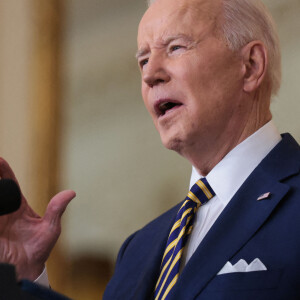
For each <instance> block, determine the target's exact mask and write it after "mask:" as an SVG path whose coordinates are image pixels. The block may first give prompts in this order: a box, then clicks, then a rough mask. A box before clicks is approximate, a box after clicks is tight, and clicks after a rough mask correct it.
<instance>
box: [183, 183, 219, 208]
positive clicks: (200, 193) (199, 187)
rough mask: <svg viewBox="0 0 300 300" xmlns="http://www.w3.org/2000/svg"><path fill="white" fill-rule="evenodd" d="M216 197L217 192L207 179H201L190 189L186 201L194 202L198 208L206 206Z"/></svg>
mask: <svg viewBox="0 0 300 300" xmlns="http://www.w3.org/2000/svg"><path fill="white" fill-rule="evenodd" d="M214 195H215V192H214V191H213V189H212V188H211V186H210V185H209V183H208V181H207V180H206V178H201V179H199V180H198V181H197V182H196V183H195V184H194V185H193V186H192V188H191V189H190V191H189V193H188V195H187V197H186V200H192V201H194V202H196V203H197V207H199V206H201V205H203V204H205V203H206V202H207V201H208V200H210V199H211V198H212V197H213V196H214Z"/></svg>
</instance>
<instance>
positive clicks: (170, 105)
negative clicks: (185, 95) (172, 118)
mask: <svg viewBox="0 0 300 300" xmlns="http://www.w3.org/2000/svg"><path fill="white" fill-rule="evenodd" d="M176 105H177V104H176V103H172V102H163V103H161V104H160V105H159V110H160V111H161V112H162V113H163V114H164V113H165V112H166V111H167V110H169V109H171V108H173V107H174V106H176Z"/></svg>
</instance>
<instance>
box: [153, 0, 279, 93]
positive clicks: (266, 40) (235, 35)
mask: <svg viewBox="0 0 300 300" xmlns="http://www.w3.org/2000/svg"><path fill="white" fill-rule="evenodd" d="M174 1H176V0H174ZM153 2H155V0H148V6H150V5H151V4H152V3H153ZM222 2H223V16H222V17H221V18H220V19H219V20H220V21H221V22H220V24H219V30H220V32H221V33H222V35H223V37H224V39H225V41H226V43H227V45H228V47H229V49H231V50H233V51H238V50H240V49H241V48H242V47H243V46H245V45H246V44H248V43H249V42H251V41H254V40H260V41H261V42H262V43H263V44H264V45H265V47H266V49H267V54H268V60H269V64H268V67H267V79H268V81H269V83H270V84H271V93H272V95H276V94H277V92H278V91H279V88H280V84H281V54H280V45H279V38H278V34H277V30H276V26H275V23H274V21H273V18H272V16H271V14H270V13H269V11H268V10H267V8H266V7H265V5H264V4H263V3H262V2H261V0H222Z"/></svg>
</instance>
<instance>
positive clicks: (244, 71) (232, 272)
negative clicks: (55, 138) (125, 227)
mask: <svg viewBox="0 0 300 300" xmlns="http://www.w3.org/2000/svg"><path fill="white" fill-rule="evenodd" d="M137 58H138V62H139V66H140V69H141V74H142V95H143V99H144V102H145V105H146V107H147V109H148V111H149V112H150V114H151V116H152V118H153V121H154V124H155V126H156V128H157V130H158V131H159V133H160V136H161V139H162V142H163V144H164V145H165V146H166V148H168V149H171V150H174V151H176V152H178V153H179V154H180V155H182V156H183V157H185V158H186V159H188V160H189V161H190V162H191V164H192V165H193V173H192V178H191V186H193V187H192V188H191V191H192V193H194V190H195V188H194V187H195V185H194V183H195V182H196V184H197V183H198V184H200V185H203V184H204V187H202V188H201V190H202V191H205V194H210V197H207V199H206V200H208V199H210V200H209V201H208V202H207V203H206V204H205V205H203V206H201V207H199V206H200V205H198V202H197V200H199V199H198V198H197V197H198V196H197V195H196V196H197V197H196V199H195V201H191V200H186V201H185V202H184V203H180V204H179V205H177V206H175V207H174V208H172V209H171V210H170V211H168V212H166V213H164V214H163V215H162V216H160V217H159V218H157V219H155V220H154V221H152V222H151V223H150V224H148V225H146V226H145V227H144V228H142V229H141V230H139V231H138V232H136V233H135V234H133V235H132V236H130V237H129V238H128V239H127V240H126V241H125V243H124V244H123V246H122V248H121V250H120V253H119V256H118V260H117V265H116V270H115V274H114V276H113V278H112V280H111V281H110V283H109V284H108V287H107V289H106V292H105V294H104V299H114V300H115V299H152V298H155V299H184V300H185V299H254V298H255V299H298V298H300V291H299V287H298V286H299V283H300V262H299V257H300V235H299V231H300V230H299V222H300V221H298V211H299V209H300V203H299V199H300V190H299V187H300V176H299V171H300V151H299V145H298V144H297V143H296V142H295V141H294V140H293V138H292V137H291V136H290V135H284V136H283V137H281V136H280V135H279V134H278V132H277V130H276V127H275V125H274V124H273V122H272V121H271V118H272V116H271V112H270V109H269V107H270V99H271V96H272V94H276V92H277V91H278V89H279V86H280V51H279V45H278V39H277V35H276V32H275V30H274V26H273V22H272V20H271V18H270V16H269V14H268V13H267V11H266V9H265V8H264V6H263V5H262V4H261V2H260V1H259V0H244V1H242V0H176V1H174V0H156V1H154V2H153V3H151V5H150V7H149V9H148V10H147V12H146V13H145V15H144V16H143V18H142V20H141V23H140V25H139V32H138V53H137ZM0 172H1V173H0V175H1V177H7V178H14V175H13V173H12V171H11V170H10V168H9V166H8V165H7V163H6V162H4V161H0ZM200 177H206V178H205V179H202V180H200V181H199V180H198V179H199V178H200ZM199 182H200V183H199ZM196 188H197V187H196ZM207 191H208V192H207ZM189 195H190V196H189V197H190V198H193V196H191V195H194V194H191V193H189ZM72 197H74V193H73V192H71V191H66V192H63V193H62V194H59V195H58V196H56V197H55V198H54V199H52V200H51V202H50V204H49V207H48V209H47V212H46V214H45V217H44V218H43V219H35V218H36V217H35V215H34V213H32V212H31V211H30V209H29V208H28V206H27V205H26V203H25V199H23V201H24V203H23V206H22V208H21V209H22V210H21V211H22V212H20V214H21V213H22V214H23V216H24V215H25V216H27V215H28V216H29V217H28V218H24V217H23V221H22V220H20V219H21V215H17V216H14V215H12V216H11V218H12V219H11V220H10V219H7V221H6V222H7V223H6V224H12V223H13V222H16V223H18V224H19V225H18V227H19V228H20V227H21V228H25V227H26V226H25V224H27V223H25V222H28V223H29V228H31V230H28V232H25V233H26V235H28V236H38V237H37V238H34V239H32V240H31V241H30V243H27V242H26V241H25V240H24V241H23V244H21V245H24V246H22V249H24V255H23V258H22V259H20V258H14V259H11V257H14V256H9V255H8V254H6V257H5V261H8V262H12V263H15V264H16V265H17V270H18V273H19V277H20V278H24V277H25V278H29V279H34V278H36V277H37V276H38V274H39V273H41V272H42V269H43V265H44V261H45V260H46V258H47V256H48V255H49V252H50V250H51V248H52V246H53V245H54V243H55V240H56V239H57V237H58V235H59V233H58V231H59V220H60V216H61V214H62V212H63V210H64V209H65V207H66V205H67V203H68V202H69V201H70V200H71V198H72ZM206 200H205V201H202V200H201V201H200V202H201V203H202V202H206ZM196 202H197V207H196V206H193V207H192V208H189V213H190V212H191V216H190V217H189V219H188V220H186V219H184V217H182V218H181V219H180V218H179V219H177V217H176V215H177V212H178V211H179V212H180V211H181V210H182V208H185V205H186V203H189V204H190V203H193V205H194V204H195V203H196ZM192 212H195V215H194V216H193V214H192ZM182 213H183V215H185V211H184V212H183V211H182ZM7 218H9V217H7ZM24 219H26V220H24ZM183 220H185V221H184V222H186V223H184V224H183ZM192 221H194V222H193V224H192ZM9 222H11V223H9ZM22 222H23V223H22ZM34 222H38V223H39V224H41V226H42V228H41V229H39V230H37V229H36V228H37V226H34ZM174 223H175V225H174ZM13 224H15V223H13ZM176 224H177V225H176ZM182 224H183V226H182V227H183V228H187V230H186V231H184V230H185V229H184V230H183V231H181V232H182V233H183V234H182V236H180V234H179V235H178V236H175V237H174V239H173V240H171V238H172V236H173V235H174V234H173V233H174V232H175V231H176V230H177V228H178V227H179V226H181V225H182ZM3 225H4V224H3ZM49 226H50V228H52V230H51V231H49V230H48V231H47V234H48V236H43V233H45V231H46V230H47V228H48V227H49ZM180 228H181V227H180ZM6 230H9V229H7V228H6ZM26 230H27V229H26ZM170 232H171V233H170ZM181 232H180V233H181ZM14 234H15V231H14ZM8 235H9V234H8V233H7V236H8ZM39 235H40V236H39ZM19 239H21V237H19ZM7 241H8V242H7ZM179 241H182V244H181V246H180V247H179V248H178V249H177V245H178V244H179ZM5 243H8V245H9V243H11V241H10V240H9V238H8V239H6V240H5ZM180 243H181V242H180ZM4 245H5V244H4ZM171 246H172V247H173V248H170V247H171ZM19 247H20V244H19V243H18V244H17V249H18V248H19ZM168 249H172V251H169V252H168ZM176 249H177V250H178V254H177V252H176V251H177V250H176ZM170 252H173V253H175V252H176V257H175V259H174V257H171V258H170V259H169V260H168V262H167V263H166V264H165V263H164V260H165V257H166V256H167V255H169V253H170ZM4 253H6V252H4ZM37 253H38V254H39V255H38V256H37V258H38V259H35V257H34V256H35V255H36V254H37ZM174 256H175V255H174ZM24 261H25V263H24ZM22 265H26V266H32V265H33V268H32V270H34V271H29V270H28V268H22ZM19 266H20V267H19ZM173 267H174V268H173ZM175 267H176V268H177V267H178V271H177V270H176V272H175V274H174V276H173V275H172V272H173V270H174V269H175ZM172 268H173V269H172ZM25 269H26V270H25ZM171 275H172V276H173V277H172V278H171ZM170 278H171V279H170ZM168 280H170V284H169V283H168V284H167V282H168Z"/></svg>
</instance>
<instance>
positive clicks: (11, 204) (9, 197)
mask: <svg viewBox="0 0 300 300" xmlns="http://www.w3.org/2000/svg"><path fill="white" fill-rule="evenodd" d="M20 206H21V191H20V189H19V187H18V185H17V184H16V183H15V181H13V180H11V179H1V180H0V216H2V215H6V214H10V213H12V212H15V211H16V210H18V209H19V207H20Z"/></svg>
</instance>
